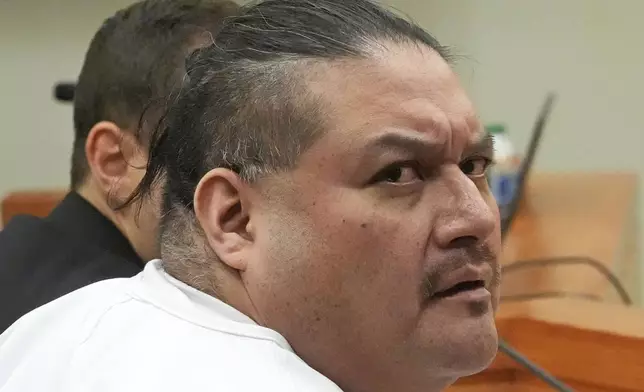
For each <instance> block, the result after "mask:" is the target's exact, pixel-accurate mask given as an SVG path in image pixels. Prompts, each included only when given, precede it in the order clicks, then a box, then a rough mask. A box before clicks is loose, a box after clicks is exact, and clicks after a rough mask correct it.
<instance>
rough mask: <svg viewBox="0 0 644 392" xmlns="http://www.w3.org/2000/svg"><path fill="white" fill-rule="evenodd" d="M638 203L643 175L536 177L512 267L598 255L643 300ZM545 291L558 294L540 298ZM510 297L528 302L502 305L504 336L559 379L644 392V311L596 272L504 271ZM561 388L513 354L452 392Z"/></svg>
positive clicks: (580, 268)
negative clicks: (621, 298)
mask: <svg viewBox="0 0 644 392" xmlns="http://www.w3.org/2000/svg"><path fill="white" fill-rule="evenodd" d="M636 200H637V177H636V176H634V175H630V174H619V173H612V174H611V173H568V174H540V175H535V176H533V178H531V180H530V183H529V187H528V191H527V193H526V198H525V201H524V203H523V205H522V206H521V209H520V212H519V214H518V216H517V219H516V221H515V224H514V225H513V226H512V228H511V231H510V233H509V234H508V237H507V239H506V243H505V249H504V253H503V256H502V263H503V264H504V265H510V264H512V263H514V262H516V261H517V260H525V259H543V258H553V257H560V256H584V257H591V258H594V259H597V260H598V261H600V262H601V263H602V264H603V265H605V266H606V267H607V268H608V269H610V270H611V271H612V272H613V273H615V274H616V275H617V276H618V277H619V278H620V279H621V280H622V281H623V283H624V284H625V286H626V287H627V289H628V290H629V292H630V294H631V296H632V297H633V299H634V300H635V301H636V302H637V303H639V285H640V278H639V277H640V270H639V264H640V263H639V252H638V249H637V243H638V239H639V233H638V225H637V220H636V219H637V218H636V217H637V214H636V213H635V210H636V208H635V207H636ZM543 292H551V293H553V294H556V295H555V296H553V297H552V298H538V296H536V295H537V294H539V293H543ZM502 295H503V296H504V297H508V296H509V297H510V298H516V296H519V297H520V296H524V300H521V301H506V302H503V303H502V304H501V307H500V310H499V312H498V314H497V326H498V329H499V334H500V336H502V337H503V338H504V339H505V340H506V341H507V342H508V343H510V344H511V345H513V346H514V347H515V348H516V349H518V350H519V351H521V352H522V353H523V354H524V355H526V356H527V357H528V358H529V359H531V360H533V361H534V362H536V363H537V364H539V365H540V366H542V367H543V368H544V369H546V370H548V371H549V372H551V373H552V374H553V375H554V376H556V377H558V378H560V379H561V380H563V381H564V382H566V383H568V384H569V385H570V386H571V387H573V388H574V389H575V390H578V391H589V392H599V391H611V392H635V391H644V309H642V308H640V307H639V306H637V305H636V306H632V307H627V306H624V305H622V304H621V303H620V302H619V297H618V296H617V295H616V293H615V290H614V289H613V288H612V287H611V285H610V283H609V282H608V281H607V280H606V279H605V277H604V276H602V275H601V274H600V273H599V272H597V271H596V270H595V269H593V268H591V267H589V266H586V265H582V264H580V265H565V266H550V267H535V268H526V269H525V270H520V271H516V270H515V271H513V272H510V273H507V274H504V276H503V284H502ZM531 295H534V296H535V298H534V299H530V296H531ZM584 296H587V297H594V298H596V299H598V300H599V301H593V300H589V299H583V297H584ZM551 390H552V389H550V388H549V387H548V386H547V385H545V384H544V383H542V382H541V381H539V380H538V379H537V378H536V377H535V376H533V375H531V374H529V373H528V372H527V371H526V370H525V369H523V368H522V367H521V366H519V365H517V364H516V363H514V362H512V361H511V360H510V359H509V358H507V357H505V356H504V355H503V354H499V355H498V356H497V358H496V360H495V362H494V363H493V364H492V366H491V367H490V368H489V369H487V370H486V371H484V372H482V373H480V374H478V375H475V376H472V377H468V378H464V379H462V380H459V382H457V383H456V384H455V385H454V386H452V387H451V388H449V389H448V391H449V392H487V391H490V392H491V391H494V392H504V391H521V392H532V391H535V392H536V391H544V392H545V391H551Z"/></svg>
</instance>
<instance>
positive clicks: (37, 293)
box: [0, 0, 238, 331]
mask: <svg viewBox="0 0 644 392" xmlns="http://www.w3.org/2000/svg"><path fill="white" fill-rule="evenodd" d="M237 8H238V6H237V5H236V4H235V3H234V2H232V1H225V0H210V1H208V0H146V1H141V2H137V3H135V4H133V5H131V6H129V7H127V8H125V9H123V10H121V11H119V12H117V13H116V14H115V15H114V16H112V17H110V18H109V19H107V20H106V21H105V22H104V23H103V25H102V26H101V28H100V29H99V31H98V32H97V33H96V35H95V36H94V38H93V39H92V41H91V43H90V46H89V49H88V51H87V54H86V56H85V62H84V64H83V67H82V70H81V73H80V76H79V78H78V83H77V86H76V90H75V99H74V127H75V137H74V145H73V150H72V159H71V161H72V165H71V189H72V190H71V192H69V194H68V195H67V196H66V197H65V198H64V200H63V201H62V202H61V203H60V205H58V206H57V207H56V208H55V209H54V211H53V212H52V213H51V214H50V215H49V216H48V217H46V218H44V219H40V218H36V217H33V216H19V217H16V218H14V219H12V220H11V221H10V222H9V223H8V225H7V226H6V227H5V228H4V229H3V230H2V231H1V232H0V331H3V330H5V329H6V328H7V327H9V325H11V323H13V322H14V321H15V320H17V319H18V318H19V317H20V316H22V315H23V314H25V313H27V312H29V311H30V310H32V309H34V308H36V307H38V306H40V305H42V304H45V303H47V302H49V301H51V300H53V299H55V298H57V297H59V296H62V295H64V294H67V293H69V292H71V291H73V290H75V289H78V288H80V287H83V286H85V285H88V284H90V283H93V282H97V281H100V280H103V279H107V278H115V277H129V276H133V275H136V274H137V273H138V272H140V271H141V270H142V269H143V266H144V264H145V262H146V261H148V260H151V259H153V258H155V257H157V256H158V254H159V250H158V235H157V233H158V220H159V216H158V206H157V205H156V204H157V203H155V202H151V201H145V202H142V203H138V204H137V205H131V206H128V207H126V208H119V206H120V205H121V204H122V203H123V202H124V201H125V200H126V198H127V197H128V195H130V194H131V193H132V192H133V190H134V189H135V188H136V187H137V185H138V183H139V181H140V180H141V178H142V176H143V174H144V173H145V167H146V164H147V152H146V150H147V147H146V145H147V140H148V139H149V131H150V130H151V129H153V128H154V126H156V124H157V123H158V122H159V118H160V114H161V113H162V110H163V107H164V106H165V104H166V101H167V99H168V98H167V97H168V96H170V95H172V92H173V91H175V90H176V89H177V88H178V87H179V86H180V85H181V83H182V80H183V76H184V66H183V64H184V61H185V56H186V55H187V54H188V53H189V52H190V51H191V50H193V49H195V48H196V47H198V46H200V45H203V44H205V43H210V42H212V40H213V37H214V35H216V33H217V32H218V31H219V29H220V27H221V23H222V20H223V19H224V18H225V17H227V16H230V15H232V14H233V13H234V12H235V11H236V10H237Z"/></svg>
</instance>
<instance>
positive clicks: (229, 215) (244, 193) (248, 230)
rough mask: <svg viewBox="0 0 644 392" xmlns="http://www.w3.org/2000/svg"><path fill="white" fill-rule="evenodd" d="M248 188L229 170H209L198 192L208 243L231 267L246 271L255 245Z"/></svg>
mask: <svg viewBox="0 0 644 392" xmlns="http://www.w3.org/2000/svg"><path fill="white" fill-rule="evenodd" d="M249 192H250V190H249V189H248V185H247V184H245V183H244V182H243V181H242V180H241V178H239V176H238V175H237V174H236V173H235V172H233V171H231V170H228V169H222V168H217V169H213V170H211V171H209V172H208V173H207V174H206V175H205V176H203V178H202V179H201V181H199V184H198V185H197V189H196V190H195V196H194V208H195V214H196V217H197V220H198V221H199V224H200V225H201V228H202V229H203V231H204V233H205V236H206V240H207V241H208V244H209V245H210V247H211V248H212V250H213V251H214V252H215V253H216V254H217V256H218V257H219V259H220V260H221V261H222V262H223V263H224V264H226V265H227V266H229V267H231V268H233V269H235V270H238V271H244V270H246V267H247V263H248V257H246V256H247V255H248V251H249V249H250V246H251V245H252V243H253V235H252V224H251V218H250V214H249V211H250V207H251V205H250V203H251V202H250V198H249Z"/></svg>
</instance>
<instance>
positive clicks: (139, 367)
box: [75, 320, 342, 392]
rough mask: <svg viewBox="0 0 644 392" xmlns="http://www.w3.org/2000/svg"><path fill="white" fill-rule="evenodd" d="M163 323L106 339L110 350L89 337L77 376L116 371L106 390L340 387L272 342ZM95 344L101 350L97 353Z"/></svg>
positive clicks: (325, 390)
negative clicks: (121, 337) (124, 338)
mask: <svg viewBox="0 0 644 392" xmlns="http://www.w3.org/2000/svg"><path fill="white" fill-rule="evenodd" d="M154 321H157V322H158V321H161V320H154ZM162 325H163V327H161V329H162V330H166V329H167V330H172V332H171V333H166V332H164V331H160V332H161V334H158V333H157V331H154V332H150V329H149V328H143V329H141V331H140V332H141V333H140V334H137V336H136V337H134V336H130V338H128V339H127V343H126V342H125V341H124V342H123V343H117V344H116V345H114V344H113V342H112V343H110V345H109V346H110V348H111V349H110V350H106V347H97V346H94V344H93V343H98V345H99V346H102V345H103V342H101V341H94V342H93V343H92V342H89V343H90V344H91V346H87V347H83V349H82V351H79V352H77V357H76V358H75V361H76V362H77V363H79V364H82V366H83V367H82V368H77V371H78V372H79V375H81V374H82V375H83V376H82V377H79V378H78V380H81V379H82V380H83V382H87V381H88V380H98V379H101V378H102V376H101V374H104V372H105V371H106V369H109V370H108V373H109V374H118V375H119V376H118V377H112V378H110V381H109V385H105V384H103V385H104V386H105V387H107V389H106V390H108V391H119V392H120V391H129V390H135V386H143V385H144V386H145V388H146V389H148V390H154V391H177V390H181V391H202V390H211V389H212V390H217V391H233V390H234V391H237V392H256V391H279V392H301V391H307V392H342V391H341V390H340V388H339V387H337V386H336V385H335V384H334V383H333V382H332V381H330V380H329V379H327V378H326V377H324V376H323V375H321V374H320V373H318V372H317V371H315V370H314V369H312V368H311V367H309V366H308V365H307V364H306V363H304V362H303V361H302V360H301V359H300V358H298V357H297V356H296V355H295V354H294V353H293V352H291V351H289V350H287V349H284V348H282V347H280V346H279V345H278V344H277V343H275V342H271V341H269V340H262V339H257V340H256V339H252V338H249V337H242V336H231V335H228V334H225V333H221V332H217V331H209V330H204V329H202V328H199V327H197V326H194V325H190V326H186V325H179V323H168V322H167V320H166V321H165V322H163V323H162ZM184 327H187V328H190V330H188V329H183V328H184ZM182 329H183V330H182ZM146 330H147V331H148V333H147V335H145V336H144V334H143V332H144V331H146ZM187 333H189V335H188V334H187ZM126 345H127V346H128V347H127V349H126ZM94 350H99V351H100V352H101V353H102V354H101V355H95V352H94ZM90 382H91V383H92V384H90V385H82V388H81V389H85V390H91V388H88V387H91V386H92V385H94V384H93V383H96V384H98V381H90ZM101 383H103V381H101ZM79 390H80V389H79Z"/></svg>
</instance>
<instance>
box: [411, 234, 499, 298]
mask: <svg viewBox="0 0 644 392" xmlns="http://www.w3.org/2000/svg"><path fill="white" fill-rule="evenodd" d="M481 264H490V265H491V266H492V271H493V273H494V275H493V277H492V282H490V283H491V284H492V285H495V286H496V285H498V284H499V283H500V282H501V269H500V268H499V262H498V259H497V254H496V253H495V252H494V251H492V249H491V248H490V247H489V246H488V245H487V244H485V243H483V244H478V245H475V246H469V247H463V248H455V249H453V250H450V251H449V252H447V254H446V255H445V256H444V258H442V259H441V260H440V262H438V263H433V264H432V265H430V266H428V268H429V270H428V271H426V273H425V276H424V277H423V281H422V283H421V289H420V291H421V295H422V299H423V300H424V301H425V300H428V299H430V298H431V297H433V296H434V294H436V287H438V285H439V283H440V280H441V277H442V276H444V275H445V274H447V273H450V272H452V271H455V270H458V269H460V268H464V267H466V266H468V265H481Z"/></svg>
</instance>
